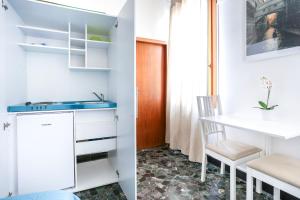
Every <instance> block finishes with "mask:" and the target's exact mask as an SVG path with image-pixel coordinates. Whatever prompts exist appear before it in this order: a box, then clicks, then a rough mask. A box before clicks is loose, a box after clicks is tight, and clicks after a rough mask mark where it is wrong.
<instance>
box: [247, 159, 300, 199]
mask: <svg viewBox="0 0 300 200" xmlns="http://www.w3.org/2000/svg"><path fill="white" fill-rule="evenodd" d="M253 178H256V179H259V180H261V181H263V182H265V183H268V184H270V185H272V186H273V187H274V200H279V199H280V190H282V191H285V192H287V193H289V194H291V195H293V196H295V197H297V198H300V160H298V159H295V158H292V157H288V156H285V155H280V154H274V155H270V156H266V157H263V158H260V159H257V160H253V161H250V162H248V163H247V200H253Z"/></svg>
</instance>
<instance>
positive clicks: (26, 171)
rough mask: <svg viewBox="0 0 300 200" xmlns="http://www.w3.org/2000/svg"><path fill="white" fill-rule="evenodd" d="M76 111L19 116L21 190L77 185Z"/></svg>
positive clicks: (18, 146) (31, 190)
mask: <svg viewBox="0 0 300 200" xmlns="http://www.w3.org/2000/svg"><path fill="white" fill-rule="evenodd" d="M73 126H74V124H73V113H53V114H33V115H20V116H17V161H18V193H19V194H25V193H31V192H41V191H47V190H58V189H65V188H71V187H74V185H75V177H74V173H75V169H74V162H75V157H74V133H73Z"/></svg>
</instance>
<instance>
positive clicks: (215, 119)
mask: <svg viewBox="0 0 300 200" xmlns="http://www.w3.org/2000/svg"><path fill="white" fill-rule="evenodd" d="M200 120H202V121H204V122H211V123H216V124H220V125H223V126H225V127H232V128H237V129H241V130H246V131H252V132H256V133H260V134H263V135H264V136H265V141H264V142H265V145H264V154H265V155H266V156H267V155H271V153H272V148H271V147H272V143H271V141H272V138H278V139H283V140H289V139H292V138H295V137H299V136H300V123H293V122H282V121H267V120H261V119H253V118H252V119H250V118H246V117H239V116H234V115H216V116H212V117H202V118H200ZM246 168H247V165H246V163H243V164H241V165H239V166H237V169H239V170H241V171H243V172H246ZM256 185H257V187H256V192H257V193H262V182H261V181H260V180H258V179H257V180H256Z"/></svg>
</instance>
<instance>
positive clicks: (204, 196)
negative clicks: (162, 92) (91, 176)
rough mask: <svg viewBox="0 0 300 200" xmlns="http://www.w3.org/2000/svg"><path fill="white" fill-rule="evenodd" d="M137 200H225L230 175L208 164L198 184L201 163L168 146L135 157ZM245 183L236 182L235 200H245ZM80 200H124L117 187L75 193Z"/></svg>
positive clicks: (263, 199) (262, 198) (258, 199)
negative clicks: (205, 175) (222, 173)
mask: <svg viewBox="0 0 300 200" xmlns="http://www.w3.org/2000/svg"><path fill="white" fill-rule="evenodd" d="M137 159H138V166H137V184H138V189H137V190H138V191H137V192H138V194H137V198H138V199H141V200H152V199H153V200H156V199H165V200H193V199H194V200H196V199H197V200H227V199H229V174H228V173H226V174H225V175H223V176H222V175H220V173H219V171H220V168H219V167H216V166H214V165H212V164H208V169H207V179H206V182H205V183H201V181H200V172H201V164H199V163H194V162H190V161H189V160H188V158H187V156H185V155H183V154H181V153H180V151H173V150H170V149H169V148H168V147H167V146H163V147H159V148H154V149H149V150H143V151H140V152H138V155H137ZM245 193H246V184H245V182H244V181H243V180H241V179H239V178H238V179H237V200H244V199H245ZM76 195H77V196H78V197H79V198H80V199H81V200H98V199H99V200H100V199H101V200H119V199H120V200H123V199H124V200H125V199H126V197H125V195H124V193H123V192H122V189H121V188H120V186H119V185H118V184H112V185H108V186H104V187H99V188H95V189H92V190H87V191H83V192H79V193H76ZM254 199H255V200H269V199H272V198H271V196H270V195H268V194H261V195H258V194H255V198H254Z"/></svg>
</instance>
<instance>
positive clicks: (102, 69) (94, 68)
mask: <svg viewBox="0 0 300 200" xmlns="http://www.w3.org/2000/svg"><path fill="white" fill-rule="evenodd" d="M69 69H72V70H89V71H110V70H111V68H108V67H84V66H82V67H72V66H70V67H69Z"/></svg>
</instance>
